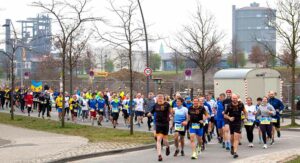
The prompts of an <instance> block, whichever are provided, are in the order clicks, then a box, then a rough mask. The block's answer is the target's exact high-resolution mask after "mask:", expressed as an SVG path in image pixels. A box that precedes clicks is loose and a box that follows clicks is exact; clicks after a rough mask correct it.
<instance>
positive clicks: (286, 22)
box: [268, 0, 300, 125]
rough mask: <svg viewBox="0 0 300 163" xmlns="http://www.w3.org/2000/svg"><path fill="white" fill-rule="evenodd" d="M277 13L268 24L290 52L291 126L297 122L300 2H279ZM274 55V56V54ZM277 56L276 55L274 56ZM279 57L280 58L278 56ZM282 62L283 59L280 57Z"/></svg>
mask: <svg viewBox="0 0 300 163" xmlns="http://www.w3.org/2000/svg"><path fill="white" fill-rule="evenodd" d="M276 6H277V7H276V9H277V10H276V11H274V10H271V14H272V15H271V17H274V18H276V19H270V20H268V21H269V22H268V24H269V25H270V26H271V27H272V28H275V29H276V31H277V35H278V37H277V38H278V39H279V41H280V42H282V44H283V46H284V48H285V49H287V50H288V52H289V55H288V56H289V57H288V59H287V61H286V63H288V64H289V65H290V68H291V69H290V71H291V85H292V98H291V105H292V115H291V125H296V121H295V112H296V106H295V97H296V96H295V95H296V92H295V91H296V89H295V88H296V87H295V83H296V62H297V58H298V54H299V51H300V1H299V0H277V4H276ZM273 55H274V54H273ZM274 56H276V55H274ZM276 57H278V56H276ZM278 58H279V59H281V60H282V58H280V57H278Z"/></svg>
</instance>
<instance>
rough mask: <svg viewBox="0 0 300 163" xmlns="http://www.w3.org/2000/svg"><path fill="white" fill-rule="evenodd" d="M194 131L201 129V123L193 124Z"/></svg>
mask: <svg viewBox="0 0 300 163" xmlns="http://www.w3.org/2000/svg"><path fill="white" fill-rule="evenodd" d="M192 129H200V124H199V123H192Z"/></svg>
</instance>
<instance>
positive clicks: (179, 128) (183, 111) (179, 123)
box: [173, 97, 188, 157]
mask: <svg viewBox="0 0 300 163" xmlns="http://www.w3.org/2000/svg"><path fill="white" fill-rule="evenodd" d="M183 102H184V99H183V98H181V97H178V98H177V100H176V105H177V107H175V108H174V109H173V114H174V128H175V134H174V139H175V147H176V151H175V154H174V156H175V157H176V156H177V155H178V153H179V137H180V144H181V156H184V136H185V132H186V127H185V126H186V125H187V124H188V109H187V108H186V107H184V106H182V104H183Z"/></svg>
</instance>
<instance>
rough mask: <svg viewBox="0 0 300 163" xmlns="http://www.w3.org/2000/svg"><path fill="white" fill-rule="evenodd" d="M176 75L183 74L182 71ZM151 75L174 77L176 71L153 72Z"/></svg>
mask: <svg viewBox="0 0 300 163" xmlns="http://www.w3.org/2000/svg"><path fill="white" fill-rule="evenodd" d="M178 74H179V75H180V74H183V71H178ZM153 75H176V71H154V72H153Z"/></svg>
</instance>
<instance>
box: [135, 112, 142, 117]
mask: <svg viewBox="0 0 300 163" xmlns="http://www.w3.org/2000/svg"><path fill="white" fill-rule="evenodd" d="M135 114H136V116H138V117H143V116H144V112H142V111H135Z"/></svg>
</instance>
